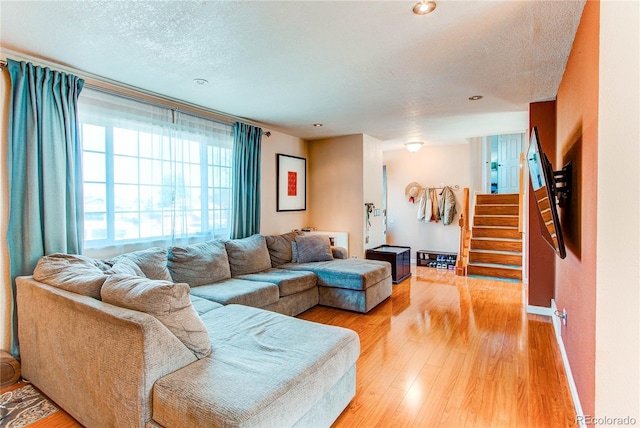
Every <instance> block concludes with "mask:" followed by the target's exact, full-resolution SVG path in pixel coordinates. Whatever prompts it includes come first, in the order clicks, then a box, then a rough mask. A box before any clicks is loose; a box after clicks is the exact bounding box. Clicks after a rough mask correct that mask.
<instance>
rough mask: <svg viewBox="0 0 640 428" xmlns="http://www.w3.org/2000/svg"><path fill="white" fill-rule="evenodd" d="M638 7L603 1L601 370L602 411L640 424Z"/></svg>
mask: <svg viewBox="0 0 640 428" xmlns="http://www.w3.org/2000/svg"><path fill="white" fill-rule="evenodd" d="M639 10H640V4H639V3H638V2H610V1H602V2H600V70H599V81H600V83H599V107H598V110H599V111H598V141H599V147H600V148H601V149H600V150H598V195H597V198H598V203H597V206H598V209H597V218H598V223H597V265H596V266H597V268H596V269H597V275H596V373H595V378H596V382H595V383H596V385H595V388H596V390H595V391H596V392H595V396H596V400H595V409H596V412H595V413H596V415H595V416H597V417H604V416H608V417H611V418H614V417H627V416H630V417H633V418H635V419H636V424H637V423H638V422H640V405H639V398H638V397H640V386H639V382H640V375H639V367H638V366H639V364H638V361H640V352H639V349H640V335H639V328H640V318H639V316H638V313H639V312H640V311H639V308H640V293H639V291H638V286H639V284H640V272H639V266H640V251H639V248H640V227H639V226H640V222H639V221H638V219H639V218H640V209H639V202H638V201H639V199H640V175H639V174H638V165H639V164H640V152H639V150H638V148H639V142H640V131H639V129H638V117H640V108H639V106H638V94H639V93H640V85H639V82H640V75H639V73H640V72H639V68H640V55H639V53H640V43H639V39H640V37H639V33H638V24H639V22H640V13H639ZM569 322H570V321H569ZM636 426H637V425H636Z"/></svg>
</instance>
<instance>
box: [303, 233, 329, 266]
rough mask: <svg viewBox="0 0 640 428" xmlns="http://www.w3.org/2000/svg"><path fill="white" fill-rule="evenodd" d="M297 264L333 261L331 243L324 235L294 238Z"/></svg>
mask: <svg viewBox="0 0 640 428" xmlns="http://www.w3.org/2000/svg"><path fill="white" fill-rule="evenodd" d="M296 246H297V247H298V263H308V262H324V261H328V260H333V253H332V252H331V241H330V240H329V237H328V236H325V235H307V236H298V237H296Z"/></svg>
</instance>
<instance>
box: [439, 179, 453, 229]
mask: <svg viewBox="0 0 640 428" xmlns="http://www.w3.org/2000/svg"><path fill="white" fill-rule="evenodd" d="M438 212H439V213H440V217H441V218H442V223H443V224H444V225H445V226H446V225H447V224H451V222H453V217H455V215H456V195H455V194H454V193H453V190H451V187H449V186H445V187H444V189H442V195H441V197H440V201H438Z"/></svg>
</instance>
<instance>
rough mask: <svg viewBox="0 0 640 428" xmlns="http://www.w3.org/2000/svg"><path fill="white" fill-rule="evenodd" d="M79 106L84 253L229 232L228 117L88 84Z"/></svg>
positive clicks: (223, 235) (230, 136)
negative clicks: (210, 115)
mask: <svg viewBox="0 0 640 428" xmlns="http://www.w3.org/2000/svg"><path fill="white" fill-rule="evenodd" d="M78 106H79V107H78V111H79V118H80V135H81V140H82V147H83V160H82V161H83V181H84V186H83V190H84V211H85V214H84V235H85V236H84V248H85V253H86V254H89V255H93V256H99V255H102V256H104V255H108V254H111V253H113V254H116V253H119V252H122V251H129V250H132V249H135V248H144V247H149V246H152V245H160V246H163V245H165V246H166V245H170V244H172V243H184V242H191V241H199V240H207V239H213V238H227V237H228V236H229V226H230V218H231V165H232V162H231V153H232V145H233V128H232V126H231V125H227V124H221V123H218V122H215V121H212V120H207V119H203V118H200V117H195V116H193V115H189V114H186V113H183V112H180V111H174V110H171V109H169V108H165V107H161V106H156V105H152V104H147V103H144V102H139V101H135V100H131V99H128V98H124V97H119V96H117V95H112V94H107V93H103V92H100V91H95V90H91V89H85V90H84V91H83V92H82V94H81V96H80V97H79V102H78ZM122 246H126V248H121V247H122ZM105 249H106V251H105Z"/></svg>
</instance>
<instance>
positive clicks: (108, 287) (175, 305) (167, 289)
mask: <svg viewBox="0 0 640 428" xmlns="http://www.w3.org/2000/svg"><path fill="white" fill-rule="evenodd" d="M189 290H190V288H189V285H188V284H174V283H173V282H171V281H163V280H152V279H148V278H140V277H136V276H129V275H121V274H120V275H111V276H109V277H108V278H107V280H106V281H105V282H104V285H103V286H102V290H101V295H102V301H103V302H105V303H109V304H112V305H115V306H120V307H122V308H127V309H133V310H135V311H140V312H145V313H147V314H150V315H153V316H154V317H156V318H157V319H158V321H160V322H161V323H162V324H164V325H165V326H166V327H167V328H168V329H169V330H170V331H171V332H172V333H173V334H175V335H176V337H177V338H178V339H180V341H181V342H182V343H184V344H185V346H186V347H187V348H189V349H190V350H191V352H193V353H194V354H195V356H196V357H197V358H204V357H206V356H207V355H209V354H210V353H211V341H210V340H209V333H208V332H207V328H206V327H205V325H204V323H203V322H202V320H201V319H200V317H199V316H198V313H197V312H196V310H195V309H194V307H193V305H192V304H191V300H190V298H189Z"/></svg>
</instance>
